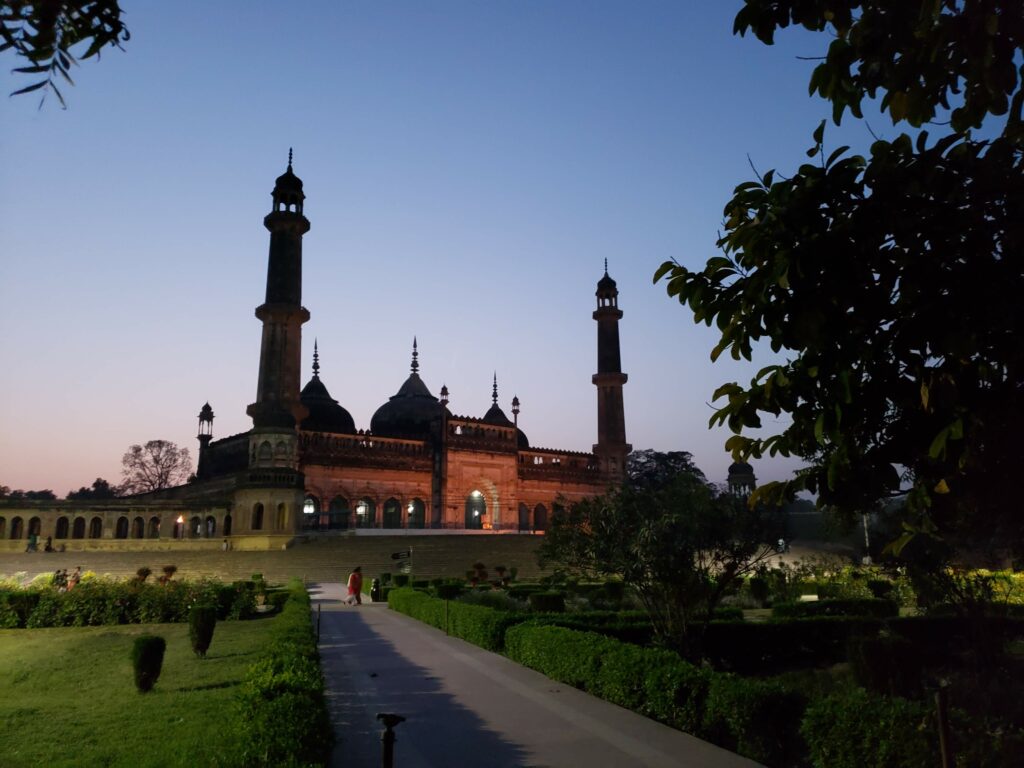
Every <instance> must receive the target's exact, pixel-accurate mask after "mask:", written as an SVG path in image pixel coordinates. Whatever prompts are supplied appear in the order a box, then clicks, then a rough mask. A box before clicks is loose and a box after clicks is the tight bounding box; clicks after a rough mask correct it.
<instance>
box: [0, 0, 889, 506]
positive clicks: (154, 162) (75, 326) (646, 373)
mask: <svg viewBox="0 0 1024 768" xmlns="http://www.w3.org/2000/svg"><path fill="white" fill-rule="evenodd" d="M740 5H741V4H740V2H738V0H736V1H733V2H721V1H717V2H712V1H711V0H704V1H703V2H689V3H683V2H678V0H677V1H675V2H639V3H636V2H598V1H595V0H585V1H582V2H566V1H564V0H560V1H557V2H554V1H550V2H549V1H545V2H540V1H538V2H515V3H499V2H456V1H455V0H451V1H445V2H429V3H428V2H422V0H419V1H417V2H382V3H369V2H364V3H355V2H326V1H325V2H296V3H280V2H273V3H272V2H256V1H255V0H254V1H252V2H245V3H242V2H217V3H209V2H192V1H188V2H185V1H184V0H180V1H179V2H174V3H157V2H132V1H131V0H124V2H122V6H123V7H124V8H125V10H126V17H125V20H126V23H127V25H128V27H129V29H130V31H131V35H132V37H131V40H130V41H129V42H128V43H127V44H126V46H125V51H124V52H120V51H116V50H112V49H111V50H107V51H106V52H104V53H103V56H102V59H101V60H100V61H98V62H97V61H94V60H90V61H87V62H84V63H83V64H82V66H80V67H78V68H76V69H75V70H74V73H73V74H74V77H75V82H76V85H75V86H74V87H71V86H68V87H66V88H64V95H65V98H66V99H67V102H68V109H67V110H61V109H60V106H59V103H58V101H57V99H56V98H54V97H52V96H50V97H47V99H46V103H45V104H44V106H43V107H42V109H37V106H38V103H39V98H38V93H37V94H30V95H26V96H16V97H12V98H8V97H6V95H5V96H4V98H0V126H2V128H0V168H2V170H0V174H2V175H0V254H2V255H0V437H2V440H0V484H3V485H7V486H10V487H12V488H24V489H40V488H51V489H53V490H54V491H55V492H56V493H57V494H58V496H63V495H64V494H66V493H67V492H68V491H69V490H72V489H76V488H78V487H79V486H82V485H89V484H90V483H91V482H92V481H93V479H95V478H96V477H104V478H106V479H108V480H110V481H111V482H120V480H121V456H122V454H123V453H124V451H125V450H126V449H127V447H128V446H129V445H131V444H132V443H144V442H145V441H147V440H151V439H155V438H162V439H166V440H171V441H174V442H176V443H178V444H179V445H183V446H187V447H188V448H189V450H190V451H191V452H192V455H193V460H194V459H195V456H196V454H197V443H196V440H195V435H196V427H197V414H198V413H199V409H200V407H201V406H202V405H203V403H204V402H206V401H209V402H210V404H211V405H212V406H213V409H214V411H215V413H216V420H215V422H214V435H215V437H217V438H219V437H225V436H228V435H231V434H234V433H237V432H242V431H245V430H247V429H248V428H249V427H250V426H251V421H250V420H249V418H248V417H247V416H246V414H245V407H246V405H247V404H249V403H251V402H252V401H253V400H254V399H255V394H256V375H257V366H258V362H259V348H260V323H259V321H257V320H256V318H255V317H254V315H253V310H254V309H255V307H256V306H257V305H259V304H260V303H262V301H263V293H264V285H265V278H266V263H267V249H268V243H269V238H268V233H267V231H266V230H265V229H264V228H263V223H262V219H263V216H264V215H266V214H267V213H268V212H269V211H270V203H271V200H270V192H271V189H272V188H273V184H274V179H275V178H276V177H277V176H278V175H279V174H280V173H282V172H283V171H284V169H285V166H286V164H287V155H288V148H289V147H294V152H295V162H294V169H295V172H296V174H297V175H298V176H300V177H301V178H302V179H303V181H304V183H305V192H306V203H305V214H306V216H307V217H308V218H309V220H310V222H311V224H312V228H311V230H310V232H309V234H307V235H306V237H305V239H304V246H303V261H304V264H303V268H304V292H303V304H304V305H305V306H306V307H307V308H308V309H309V311H310V313H311V315H312V319H311V320H310V321H309V323H307V324H306V325H305V326H304V328H303V361H304V363H303V364H304V367H305V369H306V370H305V373H304V374H303V381H304V382H305V381H306V380H308V378H309V369H310V366H311V364H312V354H313V339H314V337H316V338H318V339H319V348H320V363H321V377H322V379H323V381H324V383H325V384H326V385H327V387H328V389H329V390H330V392H331V395H332V396H333V397H334V398H335V399H337V400H338V401H339V402H340V403H341V404H342V405H343V406H345V407H346V408H347V409H348V410H349V411H350V412H351V413H352V415H353V417H354V418H355V422H356V426H357V427H359V428H363V429H365V428H368V427H369V422H370V417H371V415H372V414H373V412H374V410H376V408H378V407H379V406H380V405H381V404H382V403H384V402H385V401H386V400H387V398H388V397H390V396H391V395H393V394H394V393H395V392H396V391H397V389H398V387H399V386H400V385H401V383H402V382H403V381H404V380H405V378H406V376H407V375H408V372H409V358H410V352H411V346H412V339H413V336H414V335H415V336H416V337H417V338H418V340H419V352H420V355H419V360H420V366H421V367H420V374H421V375H422V377H423V379H424V381H425V382H426V384H427V385H428V387H429V388H430V389H431V391H432V392H433V393H434V394H435V395H436V394H437V393H438V390H440V388H441V385H442V384H447V386H448V388H449V390H450V392H451V403H450V409H451V410H452V412H453V413H455V414H458V415H470V416H482V415H483V414H484V412H485V411H486V410H487V408H488V407H489V405H490V393H491V377H492V374H493V373H494V372H495V371H496V372H497V376H498V385H499V392H500V404H501V405H502V407H503V408H504V409H505V411H506V413H509V415H511V414H510V407H509V401H510V400H511V399H512V396H513V395H518V397H519V399H520V401H521V402H522V413H521V415H520V417H519V424H520V427H521V428H522V429H523V430H524V431H525V432H526V434H527V435H528V436H529V438H530V441H531V443H532V444H533V445H534V446H538V447H549V448H565V449H571V450H579V451H589V450H590V449H591V446H592V445H593V443H594V442H595V440H596V435H597V432H596V410H597V409H596V391H595V387H594V386H593V384H592V383H591V381H590V377H591V375H592V374H593V373H594V371H595V370H596V323H595V322H594V321H593V319H592V318H591V312H592V311H593V310H594V308H595V298H594V290H595V284H596V282H597V280H598V279H599V278H600V277H601V275H602V272H603V263H604V260H605V259H607V260H608V265H609V272H610V274H611V276H612V277H613V278H615V280H616V281H617V282H618V286H619V291H620V296H619V306H620V308H621V309H622V310H623V311H624V313H625V315H624V318H623V320H622V322H621V326H620V333H621V343H622V363H623V369H624V370H625V371H626V372H627V373H628V374H629V382H628V384H626V387H625V409H626V431H627V437H628V439H629V441H630V442H631V443H632V444H633V446H634V448H655V449H658V450H664V451H667V450H686V451H690V452H692V453H693V455H694V458H695V461H696V463H697V465H698V466H699V467H700V468H701V469H702V470H703V471H704V472H705V474H706V475H707V476H708V478H709V479H712V480H716V481H721V480H724V479H725V474H726V468H727V467H728V465H729V463H730V461H731V459H730V457H729V456H728V454H726V453H725V452H724V450H723V448H722V444H723V443H724V442H725V440H726V438H727V437H728V431H727V430H724V429H723V430H716V431H709V430H708V427H707V423H708V419H709V418H710V416H711V415H712V409H711V406H710V405H709V402H710V400H711V394H712V392H713V391H714V389H715V388H716V387H717V386H718V385H719V384H721V383H724V382H727V381H733V380H741V381H746V380H748V379H749V378H750V377H751V376H752V375H753V373H754V372H756V370H757V369H758V368H759V367H761V366H762V365H764V364H765V363H766V361H768V360H769V359H770V357H769V356H768V354H767V353H765V354H763V355H762V356H760V357H759V358H758V359H757V360H755V361H754V362H753V363H746V362H743V363H735V362H733V361H731V360H721V361H719V362H718V363H716V364H714V365H712V364H711V363H710V361H709V352H710V350H711V348H712V347H713V346H714V344H715V342H716V341H717V334H716V333H715V332H714V330H713V329H708V328H706V327H705V326H703V325H700V326H697V325H695V324H694V323H693V319H692V315H691V313H690V311H689V310H688V309H686V308H685V307H682V306H680V305H679V304H678V303H677V302H676V301H675V300H673V299H670V298H668V296H667V295H666V293H665V288H664V285H663V284H659V285H653V284H652V282H651V278H652V275H653V273H654V271H655V269H657V267H658V266H659V265H660V264H661V262H662V261H664V260H665V259H671V258H675V259H677V260H679V261H680V262H682V263H684V264H686V265H687V266H690V267H699V266H700V265H702V264H703V263H704V262H705V261H706V259H707V258H708V257H710V256H713V255H715V254H716V253H717V251H716V248H715V241H716V237H717V231H718V229H719V228H720V226H721V221H722V208H723V206H724V205H725V203H726V202H727V201H728V199H729V197H730V195H731V192H732V189H733V187H735V186H736V185H737V184H739V183H741V182H744V181H747V180H748V179H749V178H750V177H751V174H752V171H751V169H750V163H751V162H752V163H753V164H754V165H755V166H756V167H757V168H758V170H759V171H760V172H761V173H764V172H765V171H767V170H769V169H770V168H777V169H778V170H779V171H780V172H781V173H783V174H787V175H788V171H789V170H791V169H793V168H795V166H796V165H798V164H799V163H801V162H803V161H806V157H805V155H804V151H805V150H806V149H807V148H808V147H809V146H810V145H811V133H812V131H813V129H814V128H815V127H816V125H817V123H818V121H819V120H821V119H822V118H823V117H826V116H827V115H828V114H829V106H828V105H827V104H826V103H825V102H823V101H821V100H820V99H818V98H816V97H814V98H812V97H809V96H808V95H807V80H808V77H809V75H810V71H811V69H812V68H813V66H814V62H813V61H804V60H800V59H798V58H797V57H798V56H817V55H820V54H822V53H823V51H824V50H825V47H826V46H827V45H828V43H829V40H830V39H829V38H828V37H827V36H824V35H813V34H810V33H807V32H804V31H802V30H787V31H786V32H785V33H783V34H781V35H780V38H779V40H778V41H777V44H776V45H775V46H773V47H767V46H764V45H762V44H761V43H759V42H758V41H756V40H755V39H753V38H751V37H749V36H748V37H747V38H740V37H737V36H733V34H732V21H733V17H734V15H735V13H736V11H737V10H738V8H739V7H740ZM0 64H2V70H3V75H2V76H0V84H2V86H3V91H4V93H5V94H6V93H10V92H11V91H13V90H15V89H17V88H20V87H23V86H25V85H28V84H29V83H30V82H31V80H30V79H29V78H28V77H27V76H17V75H12V74H10V70H11V69H12V68H13V67H15V66H20V65H22V62H18V61H16V60H15V59H14V58H13V57H12V56H10V55H9V54H4V55H3V56H0ZM871 127H872V128H873V129H874V130H875V132H876V133H878V134H879V135H884V136H890V137H891V136H892V135H894V134H895V132H896V131H895V130H894V129H893V127H892V126H891V124H889V123H888V121H886V120H884V119H881V118H878V119H875V120H872V122H871ZM870 141H871V135H870V134H869V133H868V131H867V129H866V128H865V127H864V125H863V124H858V123H856V122H851V123H850V124H849V125H845V124H844V126H843V128H842V129H841V130H840V129H836V128H834V127H830V128H829V129H828V131H827V132H826V144H827V145H828V146H829V147H830V148H831V147H835V146H837V145H839V144H852V145H854V147H859V148H865V147H866V146H867V144H868V143H869V142H870ZM748 156H749V161H748ZM822 256H823V258H827V254H823V255H822ZM768 426H769V427H771V426H775V427H778V426H779V425H768ZM754 466H755V472H756V473H757V475H758V479H759V480H775V479H783V478H786V477H789V476H790V475H791V472H792V470H793V469H794V468H795V467H797V466H799V462H798V461H796V460H780V459H776V460H763V461H760V462H755V465H754Z"/></svg>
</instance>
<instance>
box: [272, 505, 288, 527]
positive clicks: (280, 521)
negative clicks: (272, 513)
mask: <svg viewBox="0 0 1024 768" xmlns="http://www.w3.org/2000/svg"><path fill="white" fill-rule="evenodd" d="M274 530H276V531H287V530H288V505H287V504H285V503H284V502H281V503H280V504H278V505H277V525H276V526H275V528H274Z"/></svg>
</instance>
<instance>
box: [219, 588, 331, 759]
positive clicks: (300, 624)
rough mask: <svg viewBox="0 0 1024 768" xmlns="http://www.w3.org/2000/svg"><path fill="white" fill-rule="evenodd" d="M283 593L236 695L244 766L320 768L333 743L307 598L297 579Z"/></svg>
mask: <svg viewBox="0 0 1024 768" xmlns="http://www.w3.org/2000/svg"><path fill="white" fill-rule="evenodd" d="M287 595H288V600H287V602H286V603H285V605H284V608H283V609H282V611H281V613H280V615H279V616H277V617H276V618H274V619H273V621H274V624H273V626H272V628H271V633H270V640H269V642H268V644H267V652H266V655H265V656H264V657H263V658H262V659H260V660H259V661H258V662H257V663H256V664H254V665H253V666H252V667H251V668H250V669H249V672H248V673H247V675H246V679H245V681H244V682H243V684H242V688H241V691H240V693H239V697H238V709H239V714H240V717H241V719H242V722H243V728H244V731H245V734H244V736H245V738H244V743H245V749H244V751H243V754H242V755H241V760H242V762H243V763H244V764H245V765H259V766H269V765H296V764H299V765H302V764H308V763H314V764H322V763H323V762H324V761H325V759H326V757H327V754H328V750H329V749H330V746H331V743H332V741H333V736H332V731H331V725H330V718H329V717H328V714H327V706H326V703H325V701H324V686H323V677H322V675H321V672H320V664H319V655H318V653H317V647H316V638H315V635H314V632H313V624H312V614H311V613H310V609H309V605H310V603H309V595H308V594H307V593H306V591H305V589H304V588H303V586H302V583H301V582H299V581H298V580H293V581H292V582H290V583H289V585H288V589H287Z"/></svg>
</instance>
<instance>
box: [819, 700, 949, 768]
mask: <svg viewBox="0 0 1024 768" xmlns="http://www.w3.org/2000/svg"><path fill="white" fill-rule="evenodd" d="M933 712H934V708H933V707H931V706H929V705H927V704H924V703H917V702H911V701H907V700H906V699H900V698H889V697H883V696H876V695H872V694H870V693H868V692H867V691H865V690H863V689H861V688H853V689H850V690H847V691H842V692H840V693H836V694H833V695H831V696H826V697H824V698H821V699H818V700H816V701H813V702H812V703H811V704H810V705H808V707H807V710H806V711H805V713H804V717H803V722H802V723H801V726H800V732H801V733H802V734H803V737H804V739H805V740H806V742H807V746H808V751H809V753H810V757H811V764H812V765H814V766H815V768H826V767H827V768H863V766H866V765H877V766H899V767H900V768H932V766H935V765H938V764H939V756H938V747H937V739H936V737H935V734H936V732H937V731H936V725H935V723H934V720H933Z"/></svg>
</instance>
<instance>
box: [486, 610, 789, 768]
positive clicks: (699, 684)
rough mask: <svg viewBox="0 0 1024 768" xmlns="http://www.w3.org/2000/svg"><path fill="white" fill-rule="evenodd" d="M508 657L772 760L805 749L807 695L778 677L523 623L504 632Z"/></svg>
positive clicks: (762, 759) (780, 760) (782, 760)
mask: <svg viewBox="0 0 1024 768" xmlns="http://www.w3.org/2000/svg"><path fill="white" fill-rule="evenodd" d="M505 652H506V654H507V655H508V656H509V658H511V659H513V660H514V661H517V662H519V663H520V664H523V665H524V666H527V667H530V668H532V669H535V670H537V671H538V672H541V673H542V674H544V675H547V676H548V677H550V678H552V679H554V680H558V681H560V682H563V683H567V684H569V685H572V686H574V687H576V688H580V689H582V690H585V691H587V692H588V693H592V694H594V695H595V696H600V697H601V698H603V699H606V700H608V701H611V702H612V703H614V704H618V705H619V706H622V707H626V708H627V709H631V710H633V711H635V712H639V713H641V714H643V715H646V716H647V717H650V718H653V719H655V720H659V721H661V722H663V723H666V724H667V725H670V726H672V727H674V728H678V729H679V730H682V731H686V732H687V733H692V734H694V735H696V736H699V737H701V738H704V739H707V740H709V741H712V742H714V743H716V744H719V745H721V746H723V747H725V748H727V749H731V750H733V751H735V752H738V753H739V754H741V755H745V756H747V757H750V758H751V759H753V760H757V761H759V762H762V763H766V764H769V765H779V764H789V763H791V762H793V761H794V760H796V759H797V758H798V757H799V755H801V754H803V753H804V752H805V747H804V746H803V744H802V741H801V738H800V734H799V732H798V724H799V722H800V715H801V713H802V711H803V708H804V704H805V703H804V701H803V699H802V698H801V697H800V696H799V695H797V694H795V693H792V692H790V691H787V690H786V689H784V688H783V687H782V686H781V685H779V684H778V683H775V682H770V681H762V680H748V679H744V678H741V677H738V676H736V675H733V674H729V673H722V672H713V671H711V670H707V669H702V668H700V667H696V666H694V665H692V664H688V663H687V662H685V661H683V660H682V659H681V658H679V656H678V655H676V654H673V653H671V652H669V651H664V650H659V649H653V648H641V647H639V646H635V645H630V644H628V643H622V642H619V641H617V640H613V639H612V638H610V637H604V636H602V635H598V634H596V633H593V632H579V631H576V630H571V629H566V628H564V627H553V626H545V625H540V624H537V623H534V622H527V623H522V624H519V625H517V626H513V627H511V628H509V630H508V633H507V635H506V637H505Z"/></svg>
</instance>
